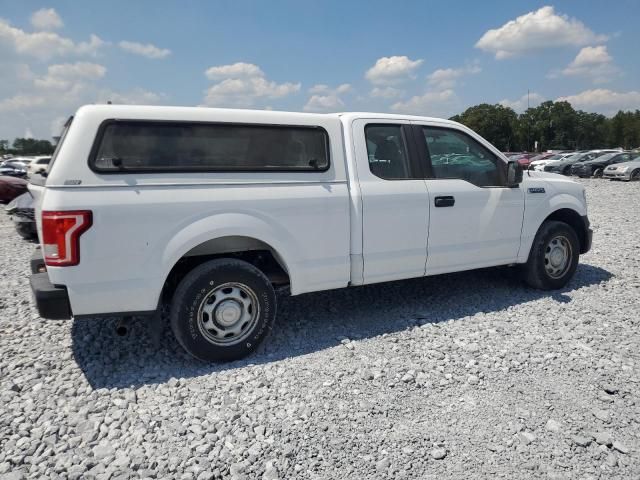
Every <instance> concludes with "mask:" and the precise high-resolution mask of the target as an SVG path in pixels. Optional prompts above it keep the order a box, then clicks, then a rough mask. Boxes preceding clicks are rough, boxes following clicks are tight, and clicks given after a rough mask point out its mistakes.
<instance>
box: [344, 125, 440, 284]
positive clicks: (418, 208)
mask: <svg viewBox="0 0 640 480" xmlns="http://www.w3.org/2000/svg"><path fill="white" fill-rule="evenodd" d="M353 134H354V147H355V153H356V169H357V175H358V182H359V185H360V193H361V201H362V222H363V224H362V249H363V261H364V275H363V276H364V278H363V280H364V283H374V282H383V281H388V280H397V279H401V278H411V277H420V276H423V275H424V273H425V265H426V259H427V232H428V228H429V201H428V195H427V188H426V185H425V182H424V180H423V178H422V175H421V173H420V172H419V171H418V169H419V166H418V164H417V161H416V158H417V157H416V156H415V154H413V155H412V153H413V152H414V149H415V143H414V142H413V138H412V131H411V126H410V122H408V121H407V122H403V121H397V120H387V119H384V120H375V119H371V120H367V119H358V120H355V121H354V122H353Z"/></svg>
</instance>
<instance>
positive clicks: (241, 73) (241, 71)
mask: <svg viewBox="0 0 640 480" xmlns="http://www.w3.org/2000/svg"><path fill="white" fill-rule="evenodd" d="M204 74H205V75H206V76H207V78H208V79H209V80H222V79H225V78H246V77H264V72H263V71H262V69H261V68H260V67H259V66H257V65H254V64H253V63H244V62H238V63H234V64H232V65H219V66H217V67H211V68H208V69H207V71H206V72H204Z"/></svg>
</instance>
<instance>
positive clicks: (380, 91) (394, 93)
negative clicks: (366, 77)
mask: <svg viewBox="0 0 640 480" xmlns="http://www.w3.org/2000/svg"><path fill="white" fill-rule="evenodd" d="M402 94H404V91H402V90H400V89H398V88H394V87H374V88H372V89H371V92H370V93H369V95H371V96H372V97H374V98H386V99H390V98H398V97H399V96H401V95H402Z"/></svg>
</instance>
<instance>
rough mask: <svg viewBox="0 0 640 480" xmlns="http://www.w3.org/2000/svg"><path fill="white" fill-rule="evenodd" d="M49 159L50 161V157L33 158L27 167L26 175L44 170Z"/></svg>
mask: <svg viewBox="0 0 640 480" xmlns="http://www.w3.org/2000/svg"><path fill="white" fill-rule="evenodd" d="M50 161H51V157H36V158H34V159H33V161H32V162H31V163H30V164H29V168H27V175H28V176H29V177H30V176H32V175H35V174H37V173H44V172H46V171H47V167H48V166H49V162H50Z"/></svg>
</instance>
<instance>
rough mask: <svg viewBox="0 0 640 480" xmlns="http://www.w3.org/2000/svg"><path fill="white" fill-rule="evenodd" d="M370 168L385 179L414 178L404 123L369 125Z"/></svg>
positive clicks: (367, 138)
mask: <svg viewBox="0 0 640 480" xmlns="http://www.w3.org/2000/svg"><path fill="white" fill-rule="evenodd" d="M364 134H365V139H366V141H367V155H368V157H369V170H370V171H371V173H373V174H374V175H375V176H376V177H380V178H383V179H385V180H407V179H412V178H413V177H412V175H411V168H410V165H409V155H408V154H407V142H406V141H405V137H404V133H403V131H402V125H367V126H366V127H365V129H364Z"/></svg>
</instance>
